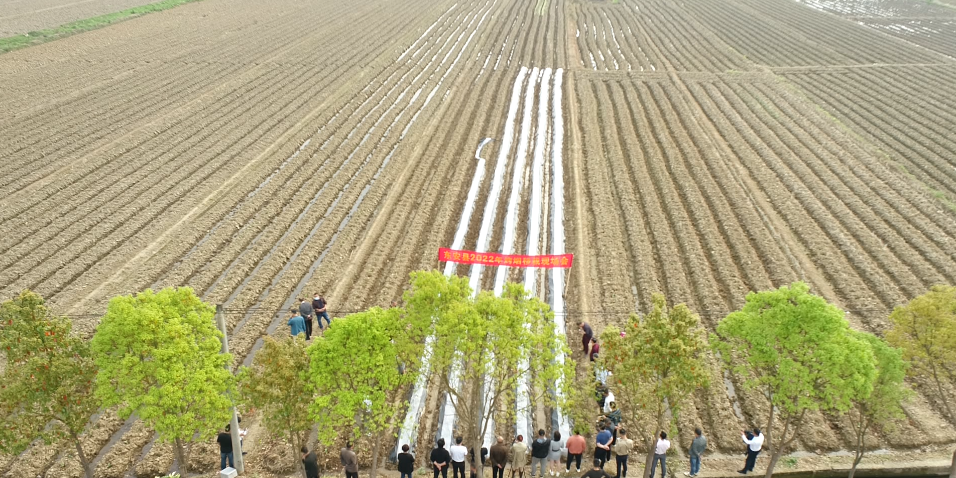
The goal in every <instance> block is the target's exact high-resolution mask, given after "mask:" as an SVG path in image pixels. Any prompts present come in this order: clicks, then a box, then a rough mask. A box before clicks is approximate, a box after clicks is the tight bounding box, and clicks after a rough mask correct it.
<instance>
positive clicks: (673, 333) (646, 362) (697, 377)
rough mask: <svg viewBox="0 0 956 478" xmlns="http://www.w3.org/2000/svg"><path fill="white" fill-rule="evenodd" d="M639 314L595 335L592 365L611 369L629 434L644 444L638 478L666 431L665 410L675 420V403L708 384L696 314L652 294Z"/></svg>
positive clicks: (647, 468) (646, 472)
mask: <svg viewBox="0 0 956 478" xmlns="http://www.w3.org/2000/svg"><path fill="white" fill-rule="evenodd" d="M652 303H653V308H652V309H651V311H650V313H648V314H647V315H646V316H644V317H643V318H642V317H640V316H638V315H637V314H631V316H630V318H629V319H628V322H627V325H626V326H625V327H624V329H623V330H622V329H619V328H617V327H615V326H608V327H606V328H605V329H604V332H603V333H602V334H601V343H602V347H601V354H600V355H599V357H598V366H599V367H602V368H603V369H604V370H606V371H608V372H610V373H611V378H610V383H609V387H610V388H612V389H613V390H614V397H615V401H616V402H617V404H618V408H619V409H621V411H622V413H623V415H624V417H625V419H626V421H627V423H628V427H629V428H631V429H632V430H634V431H635V432H636V433H633V434H632V435H633V436H641V437H642V438H643V439H644V440H645V441H646V442H647V449H648V455H647V457H646V464H645V465H646V466H645V467H644V476H645V477H646V476H649V475H650V465H651V460H652V459H653V454H654V446H653V444H654V438H655V436H656V435H657V434H658V433H659V432H661V431H664V430H667V431H669V430H670V426H669V423H668V420H667V417H668V414H670V417H671V419H672V420H673V419H676V417H677V415H678V414H679V413H680V406H681V403H682V402H683V401H684V400H685V399H687V398H688V397H689V396H690V394H691V393H693V392H694V390H696V389H698V388H700V387H706V386H708V384H709V381H710V377H709V376H708V374H707V372H706V369H705V367H703V366H702V364H701V355H702V354H703V352H704V351H705V348H706V339H705V337H706V335H705V332H704V330H703V328H702V327H701V326H700V318H699V317H698V316H697V314H694V313H693V312H692V311H691V310H690V309H689V308H688V307H687V306H686V305H684V304H678V305H676V306H675V307H673V308H669V307H668V306H667V301H666V299H665V297H664V296H663V295H660V294H655V295H654V296H653V298H652Z"/></svg>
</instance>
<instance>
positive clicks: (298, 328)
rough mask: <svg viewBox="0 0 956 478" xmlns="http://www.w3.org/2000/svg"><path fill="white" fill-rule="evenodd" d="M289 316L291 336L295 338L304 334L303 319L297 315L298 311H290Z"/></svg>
mask: <svg viewBox="0 0 956 478" xmlns="http://www.w3.org/2000/svg"><path fill="white" fill-rule="evenodd" d="M289 314H291V316H290V317H289V328H290V329H292V336H293V337H295V336H296V335H299V334H304V333H305V319H303V318H302V316H301V315H299V311H298V310H296V309H292V310H290V311H289Z"/></svg>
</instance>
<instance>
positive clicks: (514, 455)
mask: <svg viewBox="0 0 956 478" xmlns="http://www.w3.org/2000/svg"><path fill="white" fill-rule="evenodd" d="M527 463H528V445H526V444H525V443H524V436H522V435H518V438H517V439H515V442H514V444H513V445H511V478H514V476H515V473H516V472H517V473H518V477H519V478H524V467H525V465H526V464H527Z"/></svg>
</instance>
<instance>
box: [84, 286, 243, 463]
mask: <svg viewBox="0 0 956 478" xmlns="http://www.w3.org/2000/svg"><path fill="white" fill-rule="evenodd" d="M214 314H215V311H214V309H213V307H212V306H210V305H208V304H205V303H203V302H202V301H201V300H200V299H199V298H198V297H196V295H195V294H194V293H193V291H192V289H190V288H188V287H182V288H178V289H173V288H167V289H163V290H161V291H159V292H155V293H154V292H153V291H152V290H148V289H147V290H146V291H143V292H141V293H139V294H137V295H136V296H135V297H134V296H120V297H114V298H113V299H112V300H110V303H109V306H108V308H107V311H106V315H105V316H104V317H103V319H102V321H101V322H100V325H99V327H97V329H96V334H95V335H94V336H93V341H92V348H93V353H94V357H95V358H96V365H97V366H98V367H99V375H97V379H96V396H97V397H98V398H99V399H100V401H101V403H102V404H103V405H106V406H112V405H118V406H119V413H120V416H122V417H128V416H129V415H131V414H133V413H135V414H136V415H137V416H138V417H139V418H140V419H141V420H143V421H144V422H145V423H146V424H147V425H148V426H149V427H151V428H153V429H154V430H156V432H158V433H159V436H160V438H161V439H162V440H165V441H174V442H175V443H176V449H177V454H178V455H179V456H177V458H179V459H180V460H185V462H188V456H187V455H186V454H185V453H183V451H184V445H183V444H184V443H191V442H192V441H193V440H195V439H198V440H206V439H208V438H209V437H210V436H212V435H213V434H214V433H215V431H216V430H217V429H219V428H221V427H222V426H224V425H225V424H226V423H228V420H229V418H230V412H229V408H230V406H231V401H230V398H229V395H230V392H231V391H232V389H233V386H234V377H233V375H232V373H231V372H230V371H229V370H228V369H226V365H227V364H229V363H231V361H232V357H231V356H230V355H228V354H221V353H220V351H221V342H220V340H221V337H222V334H221V333H220V332H219V330H217V329H216V327H215V325H214V324H213V316H214ZM183 462H184V461H180V463H183Z"/></svg>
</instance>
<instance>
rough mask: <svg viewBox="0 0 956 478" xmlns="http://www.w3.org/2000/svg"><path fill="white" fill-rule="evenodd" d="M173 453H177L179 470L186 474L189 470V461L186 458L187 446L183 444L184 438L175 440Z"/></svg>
mask: <svg viewBox="0 0 956 478" xmlns="http://www.w3.org/2000/svg"><path fill="white" fill-rule="evenodd" d="M173 453H174V454H175V455H176V461H178V462H179V472H180V474H182V475H185V474H186V473H187V472H188V471H189V462H188V461H187V458H186V448H185V447H184V446H183V441H182V439H179V438H177V439H175V440H173Z"/></svg>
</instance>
